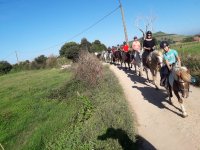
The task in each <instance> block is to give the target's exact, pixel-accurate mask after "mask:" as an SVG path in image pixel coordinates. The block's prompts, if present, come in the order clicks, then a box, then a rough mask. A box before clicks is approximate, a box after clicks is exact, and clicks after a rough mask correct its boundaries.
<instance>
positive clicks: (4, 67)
mask: <svg viewBox="0 0 200 150" xmlns="http://www.w3.org/2000/svg"><path fill="white" fill-rule="evenodd" d="M11 69H12V65H11V64H9V63H8V62H7V61H0V75H2V74H7V73H8V72H9V71H10V70H11Z"/></svg>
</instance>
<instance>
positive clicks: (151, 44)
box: [142, 31, 156, 66]
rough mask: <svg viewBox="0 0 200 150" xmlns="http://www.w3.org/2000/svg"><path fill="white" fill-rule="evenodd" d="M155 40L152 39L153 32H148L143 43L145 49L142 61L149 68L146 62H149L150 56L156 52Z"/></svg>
mask: <svg viewBox="0 0 200 150" xmlns="http://www.w3.org/2000/svg"><path fill="white" fill-rule="evenodd" d="M155 46H156V43H155V40H154V39H153V38H152V32H151V31H147V33H146V38H145V40H144V42H143V48H144V52H143V54H142V60H143V63H144V65H145V66H147V64H146V62H147V57H148V56H149V54H150V53H151V52H152V51H154V50H155Z"/></svg>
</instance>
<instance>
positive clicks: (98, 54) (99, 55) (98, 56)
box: [94, 52, 101, 60]
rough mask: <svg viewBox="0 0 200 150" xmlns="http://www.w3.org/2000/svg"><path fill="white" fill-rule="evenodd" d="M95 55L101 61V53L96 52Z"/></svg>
mask: <svg viewBox="0 0 200 150" xmlns="http://www.w3.org/2000/svg"><path fill="white" fill-rule="evenodd" d="M94 55H95V56H96V57H97V58H98V59H99V60H100V58H101V53H99V52H94Z"/></svg>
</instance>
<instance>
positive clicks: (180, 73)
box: [165, 66, 191, 117]
mask: <svg viewBox="0 0 200 150" xmlns="http://www.w3.org/2000/svg"><path fill="white" fill-rule="evenodd" d="M168 80H169V82H168V84H166V85H167V86H165V87H166V89H167V93H168V96H169V101H170V103H172V101H171V97H172V91H174V94H175V95H176V97H177V99H178V102H179V104H180V106H181V110H182V115H183V117H187V116H188V114H187V112H186V110H185V107H184V105H183V99H182V98H188V96H189V87H190V82H191V75H190V73H189V71H188V69H187V68H186V67H177V66H174V67H173V69H172V71H171V73H170V75H169V78H168ZM179 92H180V93H181V95H182V98H181V96H180V95H179Z"/></svg>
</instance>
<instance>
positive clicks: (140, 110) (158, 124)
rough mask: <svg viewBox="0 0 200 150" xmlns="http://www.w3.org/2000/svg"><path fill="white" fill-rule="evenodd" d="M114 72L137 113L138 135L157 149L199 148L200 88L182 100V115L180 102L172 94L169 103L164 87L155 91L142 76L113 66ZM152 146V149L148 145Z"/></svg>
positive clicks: (198, 149) (193, 90)
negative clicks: (184, 113)
mask: <svg viewBox="0 0 200 150" xmlns="http://www.w3.org/2000/svg"><path fill="white" fill-rule="evenodd" d="M110 69H111V70H112V71H113V72H114V73H115V75H116V76H117V78H118V79H119V82H120V84H121V86H122V87H123V89H124V91H125V95H126V98H127V100H128V103H129V104H130V107H131V109H132V110H133V111H134V113H135V114H136V118H137V130H138V134H139V135H140V136H142V137H143V138H144V139H145V140H146V141H148V142H149V143H151V145H153V147H155V148H156V149H159V150H200V89H199V88H195V87H191V91H192V92H190V95H189V98H188V99H186V100H185V101H184V104H185V108H186V110H187V112H188V115H189V116H188V117H187V118H182V117H181V111H180V106H179V103H178V101H177V99H176V97H175V96H174V97H173V99H172V101H173V103H174V106H173V105H170V104H169V103H168V101H167V98H166V96H167V95H166V92H165V90H164V88H161V90H159V91H158V90H155V88H154V86H153V85H152V84H151V83H146V82H145V81H146V80H145V78H144V76H143V77H138V76H136V75H135V74H134V71H125V70H123V69H119V68H118V67H116V66H114V65H110ZM150 149H152V148H150Z"/></svg>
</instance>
